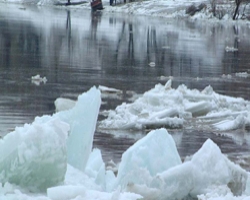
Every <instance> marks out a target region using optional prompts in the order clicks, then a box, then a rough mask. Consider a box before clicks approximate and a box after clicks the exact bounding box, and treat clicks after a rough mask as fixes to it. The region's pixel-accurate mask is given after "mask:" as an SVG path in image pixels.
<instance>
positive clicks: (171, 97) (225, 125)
mask: <svg viewBox="0 0 250 200" xmlns="http://www.w3.org/2000/svg"><path fill="white" fill-rule="evenodd" d="M103 114H104V115H107V118H106V119H104V120H103V121H101V122H100V123H99V127H98V128H100V129H148V128H151V129H152V128H157V127H167V128H182V127H183V126H185V127H190V126H191V127H196V128H198V129H204V130H205V129H206V130H210V129H212V130H217V131H226V130H234V129H241V128H243V129H244V128H245V126H246V125H248V124H249V119H250V118H249V115H250V102H248V101H246V100H244V99H242V98H233V97H229V96H225V95H220V94H218V93H216V92H214V91H213V88H212V87H211V86H207V87H206V88H205V89H204V90H203V91H198V90H196V89H193V90H191V89H188V88H187V87H186V86H185V85H180V86H179V87H178V88H177V89H174V88H172V87H171V79H170V80H169V81H168V82H167V83H166V84H165V85H162V84H157V85H155V87H154V88H153V89H151V90H149V91H147V92H145V93H144V94H143V95H142V96H141V97H139V98H138V99H137V100H135V101H134V102H132V103H123V104H121V105H119V106H117V108H116V109H115V110H109V111H105V112H104V113H103Z"/></svg>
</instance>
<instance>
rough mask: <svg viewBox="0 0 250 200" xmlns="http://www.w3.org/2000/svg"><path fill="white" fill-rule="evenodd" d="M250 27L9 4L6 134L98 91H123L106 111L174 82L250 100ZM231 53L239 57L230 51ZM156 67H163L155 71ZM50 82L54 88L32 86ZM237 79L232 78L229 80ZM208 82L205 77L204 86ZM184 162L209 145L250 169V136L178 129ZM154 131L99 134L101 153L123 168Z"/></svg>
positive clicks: (0, 11)
mask: <svg viewBox="0 0 250 200" xmlns="http://www.w3.org/2000/svg"><path fill="white" fill-rule="evenodd" d="M249 35H250V28H249V25H246V24H228V23H227V24H226V22H223V23H204V22H197V21H196V22H190V21H184V20H169V19H168V20H166V19H162V18H161V19H160V18H150V17H136V16H126V15H124V14H109V13H95V14H93V13H91V12H90V11H88V10H76V9H72V10H65V9H58V8H50V7H30V6H26V5H7V4H1V5H0V135H2V136H4V135H5V134H7V133H8V132H10V131H11V130H13V129H14V128H15V127H16V126H22V125H23V124H24V123H30V122H32V121H33V119H34V117H35V116H41V115H44V114H52V113H53V112H54V110H55V107H54V101H55V99H56V98H58V97H67V98H72V99H76V98H77V96H78V95H79V94H80V93H82V92H85V91H87V90H88V89H89V88H90V87H92V86H93V85H96V86H98V85H104V86H107V87H114V88H117V89H121V90H123V92H124V95H123V96H121V98H120V99H111V98H108V99H103V100H104V101H106V102H107V104H105V105H103V106H102V107H101V110H103V109H110V108H112V109H114V108H115V107H116V106H117V105H118V104H120V103H122V102H126V101H128V98H129V97H130V96H129V95H126V91H133V92H136V93H139V94H142V93H144V92H145V91H147V90H149V89H151V88H153V87H154V85H155V84H157V83H163V84H164V83H165V81H166V80H165V81H163V80H161V79H160V77H161V76H164V77H169V76H171V77H173V87H174V88H176V87H177V86H178V85H179V84H185V85H187V86H188V87H189V88H191V89H192V88H197V89H203V88H204V87H206V86H207V85H211V86H212V87H213V88H214V90H215V91H216V92H218V93H221V94H226V95H230V96H234V97H243V98H245V99H248V100H249V99H250V96H249V94H250V87H249V86H250V82H249V78H241V77H237V76H235V73H237V72H249V66H250V57H249V55H250V48H249V47H250V40H249ZM226 47H234V48H237V49H238V51H235V52H226V51H225V49H226ZM150 62H154V63H155V67H150V66H149V63H150ZM36 74H40V75H41V76H42V77H46V78H47V80H48V81H47V82H46V84H44V83H41V84H40V85H36V84H34V83H32V81H31V77H32V76H34V75H36ZM223 74H225V75H231V78H222V75H223ZM197 77H198V78H197ZM170 133H171V134H172V135H173V137H174V139H175V141H176V144H177V147H178V150H179V153H180V155H181V156H182V157H183V158H184V157H185V156H188V155H192V154H193V153H194V152H196V151H197V150H198V149H199V148H200V147H201V145H202V144H203V142H204V141H205V140H206V139H207V138H211V139H212V140H214V142H216V143H217V144H218V145H219V146H220V148H221V149H222V152H224V153H226V154H227V155H228V156H229V158H231V159H232V160H234V161H235V162H238V163H240V164H241V165H242V166H244V167H245V168H246V169H248V170H249V169H250V167H249V163H250V156H248V154H249V150H250V134H249V133H248V132H247V131H244V130H237V131H235V132H227V133H224V134H223V135H218V134H217V133H211V132H204V131H203V132H201V131H198V130H172V131H170ZM145 134H146V131H145V132H136V133H131V132H120V131H117V132H115V134H111V133H100V132H97V133H96V134H95V141H94V146H95V147H98V148H100V149H101V150H102V152H103V155H104V160H105V161H108V160H110V159H113V160H114V161H116V162H118V161H119V160H120V157H121V154H122V153H123V152H124V151H125V150H126V149H127V148H128V147H129V146H130V145H131V144H133V143H134V142H135V141H136V140H137V139H139V138H141V137H142V136H143V135H145Z"/></svg>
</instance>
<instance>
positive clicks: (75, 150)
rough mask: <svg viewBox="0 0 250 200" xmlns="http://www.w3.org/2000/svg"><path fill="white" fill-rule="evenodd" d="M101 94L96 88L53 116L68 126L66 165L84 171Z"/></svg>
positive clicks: (90, 148)
mask: <svg viewBox="0 0 250 200" xmlns="http://www.w3.org/2000/svg"><path fill="white" fill-rule="evenodd" d="M100 105H101V93H100V91H99V90H98V89H97V88H96V87H92V88H91V89H90V90H89V91H88V92H86V93H83V94H82V95H80V96H79V97H78V100H77V102H76V104H75V106H74V107H73V108H72V109H70V110H66V111H61V112H58V113H56V114H55V115H54V116H55V117H58V118H59V119H60V120H62V121H64V122H66V123H68V124H69V125H70V132H69V138H68V140H67V152H68V163H69V164H70V165H72V166H73V167H75V168H77V169H79V170H81V171H84V169H85V166H86V163H87V160H88V157H89V154H90V152H91V150H92V143H93V137H94V132H95V128H96V121H97V117H98V113H99V108H100Z"/></svg>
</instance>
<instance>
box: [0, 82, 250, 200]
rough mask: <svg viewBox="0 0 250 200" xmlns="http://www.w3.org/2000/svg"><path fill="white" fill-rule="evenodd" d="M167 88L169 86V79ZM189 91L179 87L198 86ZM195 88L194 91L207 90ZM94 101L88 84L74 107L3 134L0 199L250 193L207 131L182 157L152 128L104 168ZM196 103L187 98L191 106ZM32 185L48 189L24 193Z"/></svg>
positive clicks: (245, 178)
mask: <svg viewBox="0 0 250 200" xmlns="http://www.w3.org/2000/svg"><path fill="white" fill-rule="evenodd" d="M159 87H160V86H159ZM164 88H165V89H166V86H165V87H164ZM167 89H168V90H172V89H170V88H169V85H168V87H167ZM210 91H211V90H210ZM172 92H173V91H172ZM188 92H189V90H186V91H185V95H184V94H183V93H182V95H183V96H190V94H191V93H192V94H194V93H195V92H197V91H192V92H191V93H188ZM173 94H174V92H173ZM198 94H199V93H198V92H197V94H196V96H195V97H197V96H198V97H200V99H202V100H204V99H206V98H208V96H206V95H205V94H199V95H198ZM161 95H162V94H159V96H161ZM176 97H178V95H176ZM190 98H191V96H190ZM154 100H155V102H159V101H158V100H157V98H155V99H154ZM100 101H101V99H100V91H99V90H98V89H96V88H95V87H93V88H91V89H90V90H89V91H88V92H87V93H84V94H82V95H80V96H79V97H78V101H77V102H76V104H75V107H73V108H72V109H70V110H66V111H61V112H58V113H56V114H54V115H53V116H43V117H39V118H36V119H35V121H34V122H33V123H32V124H31V125H27V124H26V125H25V126H24V127H21V128H16V130H15V131H14V132H12V133H10V134H8V135H7V136H6V137H4V139H3V140H1V143H0V150H1V151H0V159H1V162H0V163H1V165H0V167H1V176H0V182H1V183H2V185H0V199H4V200H8V199H18V200H21V199H26V200H31V199H32V200H34V199H40V200H41V199H43V200H51V199H52V200H57V199H60V200H63V199H65V200H70V199H71V200H85V199H88V200H91V199H99V200H102V199H103V200H108V199H113V200H114V199H119V200H122V199H126V200H136V199H141V198H142V197H143V198H144V199H151V200H152V199H157V200H160V199H181V198H185V197H187V196H192V197H196V196H197V195H198V197H199V198H200V199H206V198H207V199H208V198H210V197H211V198H212V197H214V196H212V195H210V194H211V193H213V194H215V193H216V192H218V191H217V190H216V189H215V188H225V191H230V192H227V193H226V194H222V193H220V194H219V195H221V196H223V195H224V197H226V195H231V197H234V198H237V197H236V196H235V195H242V194H243V195H249V194H248V193H250V192H249V191H250V184H249V179H248V176H249V175H248V173H247V172H246V171H245V170H243V169H242V168H240V167H239V166H238V165H236V164H234V163H232V162H231V161H229V160H228V159H227V157H226V156H225V155H223V154H222V153H221V151H220V149H219V147H218V146H217V145H216V144H215V143H213V141H211V140H210V139H208V140H207V141H206V142H205V143H204V144H203V146H202V147H201V149H200V150H199V151H198V152H197V153H195V154H194V155H193V156H192V157H191V159H189V160H187V161H185V162H183V163H182V161H181V159H180V156H179V154H178V152H177V149H176V145H175V143H174V140H173V138H172V136H171V135H170V134H168V132H167V130H166V129H164V128H161V129H157V130H153V131H151V132H150V133H148V134H147V135H146V136H145V137H144V138H142V139H140V140H139V141H137V142H136V143H135V144H134V145H133V146H131V147H130V148H129V149H128V150H127V151H126V152H124V153H123V155H122V160H121V163H120V164H119V167H118V174H117V176H116V175H115V174H114V173H113V172H112V171H110V170H106V168H105V163H104V162H103V160H102V155H101V151H100V150H99V149H93V150H92V152H91V149H92V142H93V133H94V130H95V125H96V120H97V116H98V111H99V107H100ZM194 107H195V106H193V105H191V106H190V104H189V108H192V109H191V110H196V111H197V108H195V109H193V108H194ZM198 110H199V109H198ZM86 113H88V115H86ZM90 113H91V114H90ZM154 114H155V113H154ZM157 116H159V115H157ZM161 116H165V114H164V112H163V114H161ZM68 132H69V136H68ZM67 137H68V138H67ZM66 147H67V152H66ZM67 156H68V162H69V163H70V164H67ZM72 165H73V166H72ZM3 169H4V170H3ZM9 182H10V183H11V184H10V183H9ZM16 185H18V186H16ZM180 188H181V189H180ZM35 189H42V190H44V189H47V193H46V194H45V193H36V194H31V193H29V191H36V190H35ZM240 197H242V198H243V196H240ZM240 197H239V198H240Z"/></svg>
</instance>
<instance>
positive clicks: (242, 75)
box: [235, 72, 249, 78]
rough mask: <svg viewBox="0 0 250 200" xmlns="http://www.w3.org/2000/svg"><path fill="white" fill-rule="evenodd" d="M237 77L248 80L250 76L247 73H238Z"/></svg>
mask: <svg viewBox="0 0 250 200" xmlns="http://www.w3.org/2000/svg"><path fill="white" fill-rule="evenodd" d="M235 76H237V77H241V78H247V77H248V76H249V74H248V73H247V72H238V73H235Z"/></svg>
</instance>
